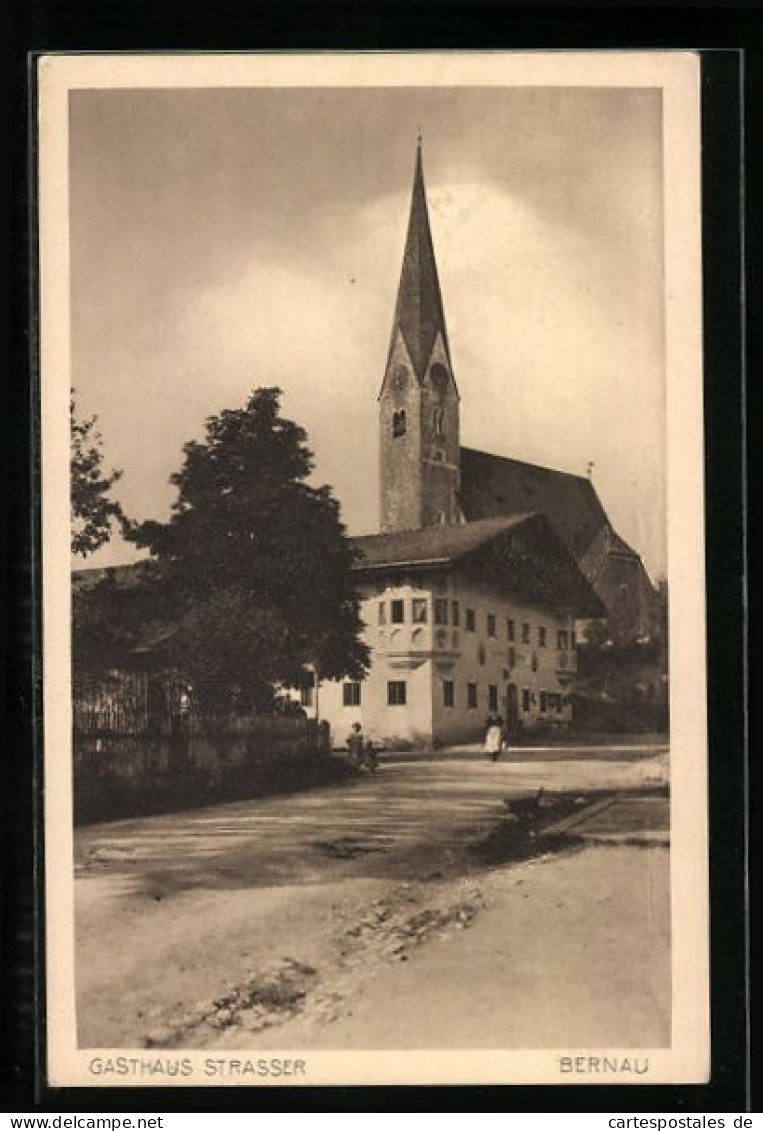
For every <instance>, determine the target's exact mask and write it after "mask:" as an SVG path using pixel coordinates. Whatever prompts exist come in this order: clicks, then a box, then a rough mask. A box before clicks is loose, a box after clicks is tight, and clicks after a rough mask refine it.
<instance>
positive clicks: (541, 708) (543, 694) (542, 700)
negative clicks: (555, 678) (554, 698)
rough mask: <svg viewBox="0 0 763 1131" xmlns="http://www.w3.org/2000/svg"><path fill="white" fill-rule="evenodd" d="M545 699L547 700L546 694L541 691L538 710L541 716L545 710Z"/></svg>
mask: <svg viewBox="0 0 763 1131" xmlns="http://www.w3.org/2000/svg"><path fill="white" fill-rule="evenodd" d="M547 698H548V696H547V695H546V692H545V691H541V693H540V710H541V714H543V713H544V712H545V710H546V700H547Z"/></svg>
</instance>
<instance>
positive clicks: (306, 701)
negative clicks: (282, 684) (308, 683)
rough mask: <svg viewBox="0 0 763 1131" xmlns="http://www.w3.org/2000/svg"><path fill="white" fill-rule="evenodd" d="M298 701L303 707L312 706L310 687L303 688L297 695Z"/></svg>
mask: <svg viewBox="0 0 763 1131" xmlns="http://www.w3.org/2000/svg"><path fill="white" fill-rule="evenodd" d="M299 701H300V703H301V704H302V706H303V707H312V705H313V689H312V687H303V688H302V689H301V690H300V693H299Z"/></svg>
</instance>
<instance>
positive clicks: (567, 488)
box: [460, 448, 633, 560]
mask: <svg viewBox="0 0 763 1131" xmlns="http://www.w3.org/2000/svg"><path fill="white" fill-rule="evenodd" d="M460 502H461V509H462V511H463V514H464V517H465V518H466V519H467V521H469V522H471V521H473V520H475V519H486V518H493V517H497V516H499V515H510V514H516V513H517V512H520V511H524V512H527V511H541V512H542V513H543V514H545V515H546V516H547V517H548V519H549V521H550V522H551V525H552V526H553V528H554V530H555V531H556V533H557V534H558V536H559V537H560V538H561V539H562V541H563V542H564V544H565V545H566V546H567V548H568V549H569V550H571V551H572V553H573V554H574V556H575V558H576V559H578V560H579V559H580V558H581V556H582V555H583V553H584V551H585V550H586V548H587V547H588V546H589V545H590V544H591V542H592V541H593V539H594V538H595V537H596V535H597V534H598V533H599V531H600V530H601V529H602V527H609V522H608V519H607V515H606V512H605V510H604V508H603V506H602V505H601V502H600V501H599V496H598V495H597V494H596V491H595V490H594V486H593V484H592V483H591V481H590V479H587V478H586V477H585V476H582V475H572V474H570V473H569V472H566V471H555V470H554V469H553V468H550V467H539V466H538V465H536V464H532V463H522V462H520V461H519V460H515V459H506V458H505V457H503V456H495V455H491V454H489V453H488V452H479V451H476V450H474V449H473V448H461V492H460ZM615 537H616V536H615ZM618 541H619V542H620V543H621V544H622V546H623V547H625V549H626V550H627V549H629V547H627V546H626V545H625V543H624V542H622V539H618ZM630 552H631V553H632V552H633V551H630Z"/></svg>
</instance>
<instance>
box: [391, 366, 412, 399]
mask: <svg viewBox="0 0 763 1131" xmlns="http://www.w3.org/2000/svg"><path fill="white" fill-rule="evenodd" d="M407 384H408V370H407V369H406V368H405V366H404V365H398V367H397V369H396V370H395V376H394V378H393V379H392V385H393V387H394V388H395V389H397V391H398V393H402V391H403V389H404V388H405V386H406V385H407Z"/></svg>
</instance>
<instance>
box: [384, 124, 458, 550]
mask: <svg viewBox="0 0 763 1131" xmlns="http://www.w3.org/2000/svg"><path fill="white" fill-rule="evenodd" d="M379 427H380V440H381V450H380V456H381V468H380V470H381V528H382V530H383V531H393V530H415V529H417V528H419V527H422V526H432V525H435V524H437V523H451V522H459V521H460V519H461V513H460V508H459V504H458V492H459V482H460V456H461V449H460V446H459V409H458V390H457V389H456V384H455V381H454V379H453V370H452V366H451V361H450V347H449V345H448V336H447V333H446V330H445V315H444V313H443V308H442V296H441V294H440V281H439V279H438V277H437V264H436V263H435V256H434V246H433V244H432V232H431V229H430V227H429V214H428V211H427V200H426V193H425V190H424V170H423V168H422V159H421V138H419V144H418V146H417V148H416V171H415V174H414V178H413V193H412V194H411V211H410V216H409V219H408V232H407V235H406V239H405V250H404V252H403V269H402V272H401V275H400V286H399V288H398V292H397V302H396V304H395V318H394V322H393V324H392V339H391V341H390V346H389V353H388V355H387V365H386V368H385V372H384V381H383V383H382V388H381V393H380V394H379Z"/></svg>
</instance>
